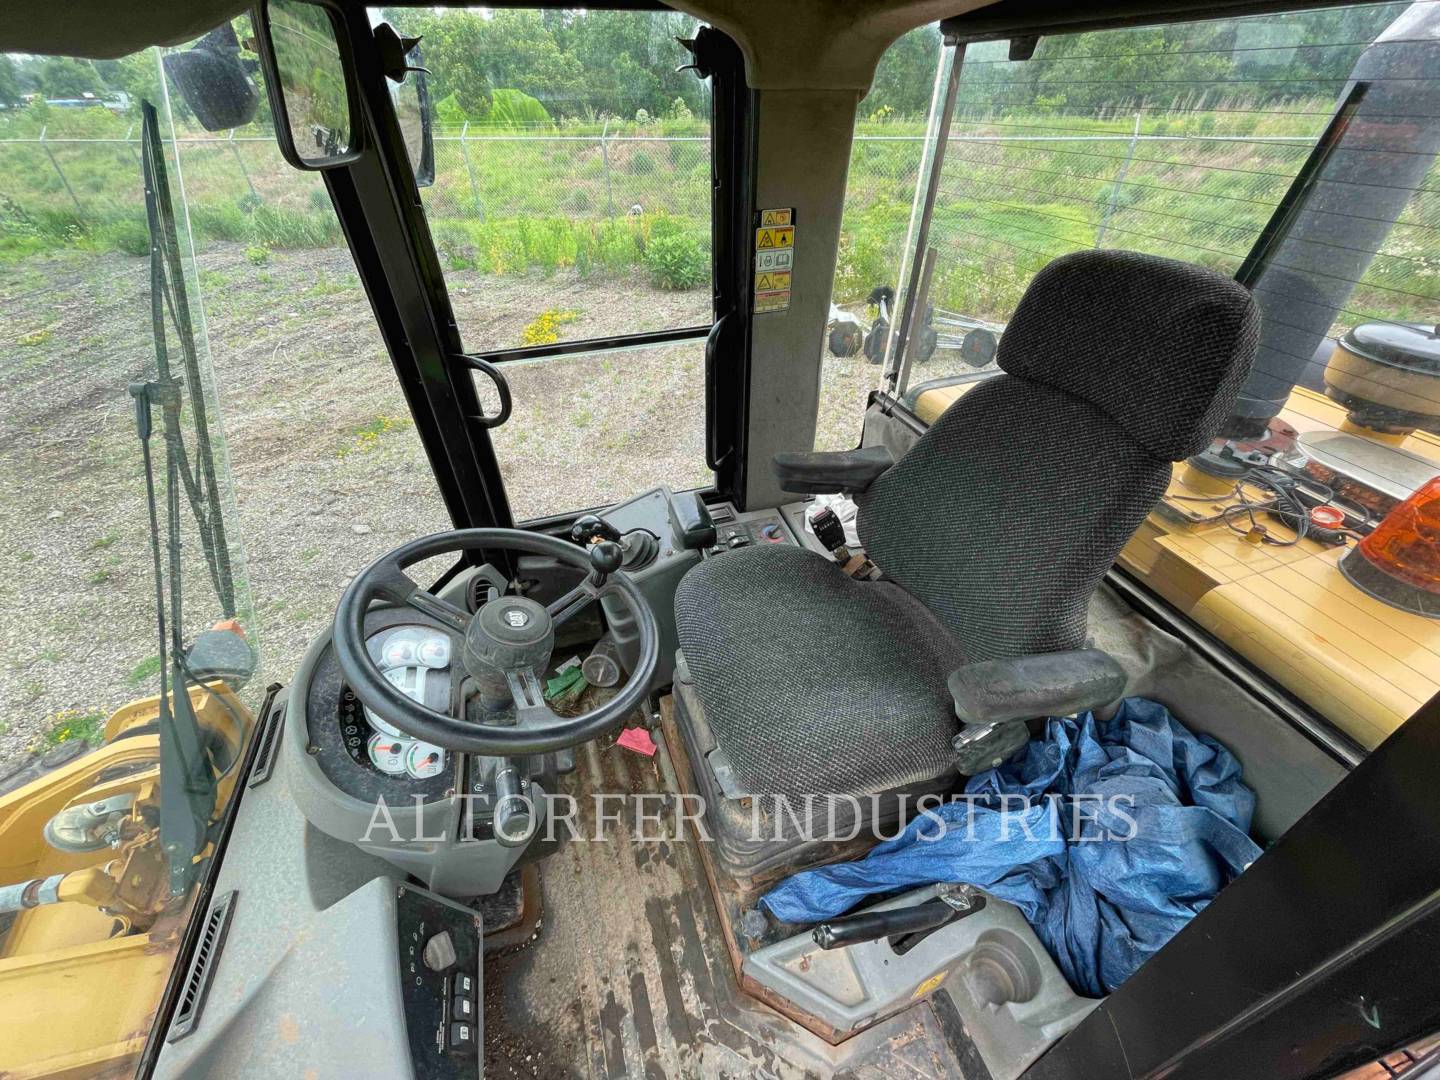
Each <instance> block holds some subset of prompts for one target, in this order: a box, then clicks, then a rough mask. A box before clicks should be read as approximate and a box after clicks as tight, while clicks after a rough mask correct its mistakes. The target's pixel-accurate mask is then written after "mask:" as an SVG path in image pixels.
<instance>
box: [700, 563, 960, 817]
mask: <svg viewBox="0 0 1440 1080" xmlns="http://www.w3.org/2000/svg"><path fill="white" fill-rule="evenodd" d="M675 615H676V619H677V623H678V627H679V631H680V648H681V651H682V652H684V654H685V659H686V663H687V664H688V665H689V667H690V671H691V675H692V676H693V677H694V680H695V685H696V687H697V689H698V690H699V691H700V695H701V699H702V700H703V702H704V704H705V710H706V715H707V717H708V718H709V721H710V725H711V727H712V729H713V730H714V734H715V738H716V741H717V742H718V743H719V745H720V747H721V748H722V749H723V750H724V752H725V754H726V756H727V757H728V758H729V759H730V763H731V765H732V766H733V768H734V770H735V775H736V778H737V779H738V780H739V781H740V784H741V786H742V787H744V788H745V789H746V790H747V791H750V792H752V793H754V794H777V795H787V796H795V795H802V794H805V793H809V792H814V793H829V792H842V793H850V794H857V795H859V794H866V793H870V792H879V791H888V790H891V789H894V788H897V787H901V786H903V785H906V784H910V783H914V782H916V781H919V780H926V779H930V778H932V777H935V776H939V775H942V774H943V773H945V772H946V771H947V769H948V767H949V762H950V757H951V755H950V736H951V735H953V734H954V733H955V712H954V706H953V704H952V702H951V698H950V692H949V691H948V690H947V689H946V686H945V676H946V675H947V674H948V673H949V671H950V670H951V669H953V668H954V667H956V666H957V665H958V664H959V663H960V661H961V652H960V649H959V648H958V646H957V645H956V644H955V642H954V641H953V640H951V639H950V638H949V636H948V635H947V634H946V633H945V631H944V630H943V628H941V627H940V626H939V625H938V624H937V623H936V622H935V621H934V619H933V618H931V617H930V616H929V614H928V612H926V611H925V610H924V609H923V608H922V607H920V605H919V604H917V603H915V601H914V600H913V599H912V598H911V597H909V596H907V595H905V593H904V592H903V591H902V590H900V589H898V588H896V587H895V586H893V585H889V584H886V583H883V582H859V581H856V580H854V579H853V578H850V577H847V576H846V575H845V574H844V573H842V572H841V570H840V568H839V567H838V566H836V565H835V563H833V562H831V561H830V560H829V559H826V558H824V557H823V556H820V555H817V554H815V553H814V552H812V551H807V550H803V549H801V548H795V547H789V546H783V547H782V546H773V547H772V546H768V545H767V546H765V547H757V548H749V549H742V550H739V551H732V552H727V553H725V554H723V555H720V556H717V557H716V558H713V559H707V560H706V561H705V562H703V563H702V564H700V565H699V566H697V567H696V568H695V569H694V570H692V571H690V573H688V574H687V575H686V576H685V577H684V579H683V580H682V581H681V582H680V587H679V588H678V589H677V590H676V593H675Z"/></svg>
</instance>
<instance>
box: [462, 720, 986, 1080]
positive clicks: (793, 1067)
mask: <svg viewBox="0 0 1440 1080" xmlns="http://www.w3.org/2000/svg"><path fill="white" fill-rule="evenodd" d="M656 736H657V742H659V743H660V750H659V752H658V753H657V754H656V755H655V757H653V758H648V757H644V756H641V755H639V754H636V753H633V752H631V751H629V750H625V749H623V748H620V747H617V746H615V745H614V744H613V740H603V741H601V742H599V743H590V744H588V745H586V746H584V747H581V748H580V749H579V751H578V753H577V758H578V764H577V768H576V771H575V773H574V774H572V775H571V776H569V777H567V778H565V787H564V790H565V791H566V792H567V793H568V794H571V795H573V796H575V798H576V814H575V818H574V821H575V828H576V831H577V832H578V834H579V835H580V836H581V837H582V838H585V839H582V840H578V841H569V842H567V843H566V844H565V845H564V846H563V847H562V848H561V849H560V850H559V851H558V852H557V853H556V854H554V855H553V856H551V857H550V858H549V859H547V860H545V861H543V862H542V863H540V864H539V871H540V873H539V877H540V883H541V891H542V895H543V914H542V917H541V922H540V929H539V932H538V934H537V935H536V937H535V939H534V940H533V941H531V942H529V943H528V944H526V945H524V946H522V947H519V948H517V949H514V950H511V951H508V952H504V953H501V954H498V955H496V956H493V957H491V958H490V959H488V960H487V962H486V966H485V1058H486V1062H485V1068H486V1072H485V1075H486V1077H487V1078H490V1080H494V1078H505V1077H545V1078H546V1080H551V1078H557V1077H607V1078H608V1077H616V1078H618V1077H643V1078H646V1080H649V1078H657V1080H658V1078H674V1077H705V1078H710V1077H717V1078H718V1077H735V1078H737V1080H739V1078H742V1077H744V1078H749V1077H755V1076H763V1077H776V1078H781V1077H784V1078H789V1077H801V1076H827V1075H833V1076H844V1077H847V1078H850V1077H854V1078H857V1080H861V1078H863V1080H869V1078H872V1077H873V1078H875V1080H879V1078H881V1077H916V1078H919V1077H960V1076H961V1073H960V1072H959V1069H958V1067H956V1066H955V1065H954V1063H953V1059H952V1058H951V1055H950V1052H949V1049H948V1045H947V1044H946V1042H945V1040H944V1035H943V1033H942V1031H941V1027H940V1024H939V1022H938V1021H937V1020H936V1019H935V1016H934V1014H933V1013H932V1011H931V1010H930V1008H929V1007H928V1006H923V1005H922V1006H921V1007H917V1008H912V1009H910V1010H908V1011H906V1012H905V1013H903V1014H901V1015H899V1016H896V1017H892V1018H891V1019H890V1020H887V1021H885V1022H883V1023H881V1024H879V1025H876V1026H875V1027H874V1028H871V1029H870V1030H868V1031H865V1032H862V1033H861V1034H860V1035H857V1036H855V1037H854V1038H853V1039H851V1040H848V1041H847V1042H846V1043H843V1044H841V1046H839V1047H832V1046H830V1045H829V1044H827V1043H825V1042H824V1041H823V1040H821V1039H819V1038H818V1037H816V1036H815V1035H812V1034H811V1033H810V1032H808V1031H805V1030H804V1029H802V1028H800V1027H799V1026H798V1025H795V1024H793V1023H791V1022H790V1021H789V1020H787V1019H785V1018H784V1017H781V1016H780V1015H779V1014H778V1013H775V1012H774V1011H773V1010H771V1009H769V1008H768V1007H766V1006H764V1005H761V1004H760V1003H758V1002H756V1001H754V1000H753V999H751V998H748V997H746V996H744V995H742V994H741V993H740V992H739V990H738V989H737V987H736V983H735V979H734V975H733V969H732V967H731V963H730V957H729V954H728V952H727V950H726V945H725V941H724V937H723V934H722V932H721V929H720V926H719V921H718V917H717V915H716V913H715V909H714V907H713V905H712V903H711V898H710V893H709V886H708V883H707V881H706V878H705V873H704V870H703V868H702V866H701V864H700V860H699V857H698V854H697V852H696V850H695V847H694V846H693V844H692V843H691V842H690V841H689V840H685V841H681V842H675V841H669V840H660V839H655V840H648V841H636V840H634V839H633V835H634V832H633V830H634V817H633V815H634V801H633V799H629V800H625V801H624V802H623V804H622V800H620V799H617V798H611V799H609V800H607V802H606V804H605V806H604V812H605V815H606V817H607V820H606V821H605V822H604V824H603V826H601V827H600V829H599V832H598V833H597V831H596V830H597V821H596V819H597V812H596V810H597V808H596V805H595V803H594V802H593V800H592V799H591V795H592V794H594V793H610V794H611V795H626V796H632V797H633V796H636V795H645V794H654V793H659V792H673V791H675V790H676V784H675V780H674V774H673V771H672V766H671V764H670V759H669V756H668V755H667V753H666V749H665V746H664V740H663V738H662V737H660V736H659V734H658V732H657V733H656ZM659 806H660V801H659V800H655V801H649V802H647V803H646V804H645V807H644V808H645V809H646V810H647V811H651V812H654V811H655V810H657V809H658V808H659ZM622 807H623V808H622ZM616 816H618V817H619V818H620V821H619V822H617V821H615V820H614V818H615V817H616ZM661 821H662V822H663V823H664V827H665V828H664V831H665V832H666V833H669V834H673V832H674V821H673V818H672V817H671V816H670V815H669V814H664V815H662V817H661ZM647 831H648V832H649V833H650V834H652V835H654V834H656V833H658V832H659V831H660V829H659V827H658V826H656V825H655V824H653V822H652V823H651V824H650V825H648V826H647ZM596 835H603V836H604V837H605V840H604V841H603V842H594V841H593V839H591V838H593V837H595V836H596Z"/></svg>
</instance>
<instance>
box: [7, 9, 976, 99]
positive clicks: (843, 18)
mask: <svg viewBox="0 0 1440 1080" xmlns="http://www.w3.org/2000/svg"><path fill="white" fill-rule="evenodd" d="M987 2H988V0H905V2H902V3H896V2H894V0H890V2H886V0H785V2H783V3H777V2H776V0H677V2H675V3H674V6H675V7H676V8H678V9H679V10H682V11H685V12H688V13H689V14H692V15H694V16H696V17H697V18H699V19H701V20H702V21H704V22H707V23H709V24H711V25H713V26H717V27H719V28H720V29H722V30H724V31H725V32H726V33H727V34H729V35H730V36H731V37H732V38H734V39H735V40H736V41H737V42H738V43H739V45H740V47H741V49H742V50H744V53H745V60H746V66H747V74H748V77H749V80H750V85H751V86H753V87H755V88H757V89H765V90H780V89H801V88H803V89H816V90H818V89H833V90H859V91H862V92H863V91H865V90H867V89H868V88H869V86H870V80H871V78H872V77H873V75H874V72H875V65H876V64H877V63H878V62H879V59H880V54H881V53H883V52H884V51H885V49H886V47H887V46H889V44H890V43H891V42H892V41H894V40H895V39H896V38H898V37H899V36H900V35H901V34H903V33H905V31H907V30H910V29H913V28H914V27H917V26H921V25H923V24H925V23H927V22H934V21H935V20H937V19H941V18H945V17H947V16H953V15H960V14H963V13H964V12H967V11H971V10H973V9H975V8H978V7H981V6H983V5H984V4H985V3H987ZM505 6H512V5H508V4H507V5H505ZM514 6H522V5H514ZM523 6H531V5H529V4H526V5H523ZM575 6H577V7H581V6H594V7H611V6H619V7H628V6H637V7H648V6H650V5H647V4H635V5H630V4H625V3H620V4H615V3H613V2H612V3H604V2H601V3H597V4H590V5H586V4H584V2H583V0H576V3H575ZM247 7H249V5H248V4H245V3H236V2H235V0H159V2H149V3H145V2H141V3H134V2H132V3H127V4H116V3H114V2H113V0H65V2H64V3H56V2H55V0H44V2H36V0H0V51H4V52H26V53H45V54H51V53H53V54H59V55H64V56H82V57H88V58H90V59H94V60H101V59H112V58H115V57H119V56H126V55H128V54H130V53H133V52H136V51H138V50H140V49H143V48H145V47H147V46H150V45H179V44H182V43H183V42H186V41H190V40H193V39H194V38H197V37H199V36H200V35H201V34H203V33H205V32H206V31H207V30H210V29H212V28H213V27H215V26H218V25H219V24H220V23H222V22H224V21H225V20H227V19H231V18H234V17H235V16H236V15H239V14H240V13H241V12H243V11H245V10H246V9H247Z"/></svg>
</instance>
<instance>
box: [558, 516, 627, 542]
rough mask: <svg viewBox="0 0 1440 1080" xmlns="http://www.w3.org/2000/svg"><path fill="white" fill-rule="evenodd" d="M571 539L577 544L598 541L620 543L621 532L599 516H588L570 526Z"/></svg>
mask: <svg viewBox="0 0 1440 1080" xmlns="http://www.w3.org/2000/svg"><path fill="white" fill-rule="evenodd" d="M570 539H571V540H573V541H575V543H577V544H589V543H591V542H593V541H595V540H597V539H599V540H610V541H613V542H615V543H618V542H619V541H620V530H619V529H617V528H615V526H614V525H611V524H610V523H609V522H608V521H606V520H605V519H604V518H602V517H600V516H599V515H598V514H586V515H585V516H584V517H582V518H578V519H577V520H576V522H575V524H574V525H571V526H570Z"/></svg>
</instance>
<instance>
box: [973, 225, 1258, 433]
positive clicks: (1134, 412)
mask: <svg viewBox="0 0 1440 1080" xmlns="http://www.w3.org/2000/svg"><path fill="white" fill-rule="evenodd" d="M1259 340H1260V308H1259V305H1258V304H1257V303H1256V302H1255V299H1254V297H1252V296H1251V295H1250V291H1249V290H1248V289H1246V288H1245V287H1244V286H1243V285H1240V284H1239V283H1238V282H1236V281H1233V280H1232V279H1230V278H1227V277H1224V276H1223V275H1221V274H1217V273H1215V272H1214V271H1213V270H1206V269H1204V268H1202V267H1199V266H1194V265H1192V264H1190V263H1183V262H1176V261H1174V260H1173V259H1161V258H1158V257H1156V256H1154V255H1141V254H1139V253H1138V252H1134V251H1081V252H1076V253H1075V254H1073V255H1066V256H1063V257H1062V258H1059V259H1056V260H1055V261H1054V262H1052V263H1051V264H1050V265H1049V266H1047V267H1045V269H1043V270H1041V271H1040V273H1038V274H1036V275H1035V278H1034V280H1032V281H1031V282H1030V287H1029V288H1028V289H1026V290H1025V295H1024V296H1023V297H1022V298H1021V299H1020V305H1019V307H1017V308H1016V309H1015V315H1014V317H1013V318H1011V320H1010V323H1009V325H1008V326H1007V327H1006V328H1005V333H1004V334H1003V335H1002V336H1001V338H1000V349H999V352H998V355H997V356H996V362H997V363H998V364H999V365H1000V367H1001V369H1002V370H1004V371H1007V372H1009V373H1010V374H1011V375H1018V376H1019V377H1020V378H1022V379H1029V380H1031V381H1032V382H1039V383H1044V384H1046V385H1047V386H1052V387H1054V388H1056V389H1057V390H1063V391H1065V392H1066V393H1068V394H1073V395H1074V396H1076V397H1080V398H1083V399H1084V400H1086V401H1088V402H1090V404H1092V405H1094V406H1095V407H1096V408H1098V409H1099V410H1100V411H1101V412H1103V413H1105V414H1106V415H1107V416H1109V417H1110V418H1111V419H1112V420H1114V421H1115V422H1116V423H1118V424H1119V425H1120V426H1121V427H1122V428H1124V429H1125V430H1126V431H1127V432H1128V433H1129V434H1130V435H1131V437H1132V438H1134V439H1135V441H1136V442H1138V443H1139V444H1140V445H1141V446H1143V447H1145V449H1147V450H1149V451H1150V452H1151V453H1152V454H1155V455H1156V456H1157V457H1161V458H1165V459H1167V460H1170V461H1179V460H1181V459H1182V458H1186V457H1189V456H1190V455H1191V454H1197V453H1199V452H1200V451H1201V450H1203V449H1205V447H1206V446H1208V445H1209V443H1210V440H1211V439H1213V438H1214V437H1215V434H1216V432H1217V431H1218V430H1219V428H1220V425H1221V424H1222V423H1223V422H1224V420H1225V418H1226V417H1227V416H1228V415H1229V414H1230V410H1231V407H1232V406H1233V405H1234V403H1235V395H1236V393H1237V392H1238V391H1239V389H1240V386H1241V384H1242V383H1243V382H1244V381H1245V377H1246V376H1247V375H1248V374H1249V371H1250V363H1251V361H1252V360H1253V359H1254V357H1255V349H1256V346H1257V344H1258V342H1259Z"/></svg>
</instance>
